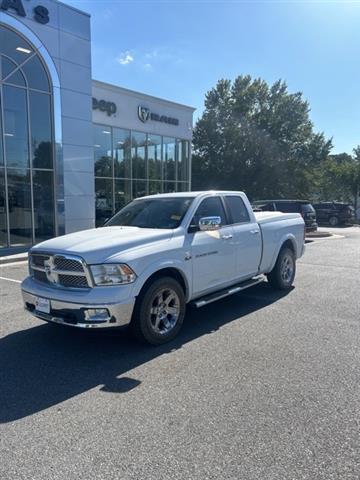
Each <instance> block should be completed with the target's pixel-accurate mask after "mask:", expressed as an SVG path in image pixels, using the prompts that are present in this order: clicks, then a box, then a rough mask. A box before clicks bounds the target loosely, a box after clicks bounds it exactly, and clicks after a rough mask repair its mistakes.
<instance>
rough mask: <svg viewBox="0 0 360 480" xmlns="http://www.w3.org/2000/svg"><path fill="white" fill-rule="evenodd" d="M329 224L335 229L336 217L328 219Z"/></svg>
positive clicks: (337, 221) (337, 220) (337, 222)
mask: <svg viewBox="0 0 360 480" xmlns="http://www.w3.org/2000/svg"><path fill="white" fill-rule="evenodd" d="M329 224H330V225H331V226H332V227H336V226H337V225H339V219H338V217H335V215H333V216H332V217H330V218H329Z"/></svg>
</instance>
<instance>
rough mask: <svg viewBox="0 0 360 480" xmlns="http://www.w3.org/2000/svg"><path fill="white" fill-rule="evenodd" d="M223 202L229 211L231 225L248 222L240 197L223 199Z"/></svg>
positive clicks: (247, 215) (245, 209) (248, 218)
mask: <svg viewBox="0 0 360 480" xmlns="http://www.w3.org/2000/svg"><path fill="white" fill-rule="evenodd" d="M225 202H226V205H227V207H228V209H229V211H230V215H231V223H244V222H249V221H250V217H249V213H248V211H247V208H246V206H245V204H244V202H243V201H242V199H241V198H240V197H235V196H231V197H225Z"/></svg>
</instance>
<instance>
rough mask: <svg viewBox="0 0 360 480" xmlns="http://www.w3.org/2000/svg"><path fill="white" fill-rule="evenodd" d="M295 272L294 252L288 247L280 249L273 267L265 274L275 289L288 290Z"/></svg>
mask: <svg viewBox="0 0 360 480" xmlns="http://www.w3.org/2000/svg"><path fill="white" fill-rule="evenodd" d="M295 273H296V261H295V254H294V252H293V251H292V250H291V249H290V248H287V247H285V248H283V249H281V251H280V253H279V256H278V258H277V260H276V263H275V267H274V268H273V269H272V271H271V272H270V273H269V274H268V275H267V277H268V281H269V283H270V285H271V286H272V287H273V288H276V289H277V290H289V289H290V288H291V286H292V284H293V282H294V278H295Z"/></svg>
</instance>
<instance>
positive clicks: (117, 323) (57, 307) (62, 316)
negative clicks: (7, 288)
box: [22, 290, 135, 329]
mask: <svg viewBox="0 0 360 480" xmlns="http://www.w3.org/2000/svg"><path fill="white" fill-rule="evenodd" d="M22 296H23V300H24V306H25V310H26V311H28V312H29V313H31V314H32V315H33V316H34V317H36V318H39V319H41V320H45V321H46V322H53V323H59V324H61V325H66V326H68V327H76V328H85V329H93V328H114V327H123V326H125V325H129V323H130V321H131V317H132V313H133V309H134V304H135V301H133V302H131V303H114V304H107V305H98V304H96V305H92V304H81V303H68V302H64V301H59V300H51V299H49V300H50V306H51V309H50V313H49V314H48V313H42V312H38V311H36V310H35V304H36V298H37V296H36V295H33V294H32V293H29V292H27V291H25V290H22ZM44 298H46V296H45V297H44ZM91 309H107V310H108V312H109V315H108V318H107V320H96V321H94V320H87V319H86V315H85V312H86V311H87V310H91Z"/></svg>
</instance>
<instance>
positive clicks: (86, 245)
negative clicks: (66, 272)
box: [31, 227, 173, 265]
mask: <svg viewBox="0 0 360 480" xmlns="http://www.w3.org/2000/svg"><path fill="white" fill-rule="evenodd" d="M172 236H173V231H172V230H159V229H155V228H154V229H152V228H138V227H102V228H94V229H92V230H83V231H81V232H76V233H71V234H69V235H64V236H62V237H57V238H53V239H51V240H47V241H45V242H42V243H40V244H38V245H36V246H35V247H33V248H32V249H31V251H33V252H36V251H44V252H49V253H60V254H71V255H79V256H80V257H82V258H83V259H84V260H85V261H86V262H87V263H88V264H90V265H91V264H98V263H102V262H108V263H111V261H112V257H115V256H116V257H117V256H118V255H121V253H122V252H125V251H127V250H131V249H134V248H137V247H140V246H141V247H143V246H145V245H148V244H149V243H154V242H159V241H169V240H170V239H171V238H172ZM114 261H118V259H116V260H115V258H114Z"/></svg>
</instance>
